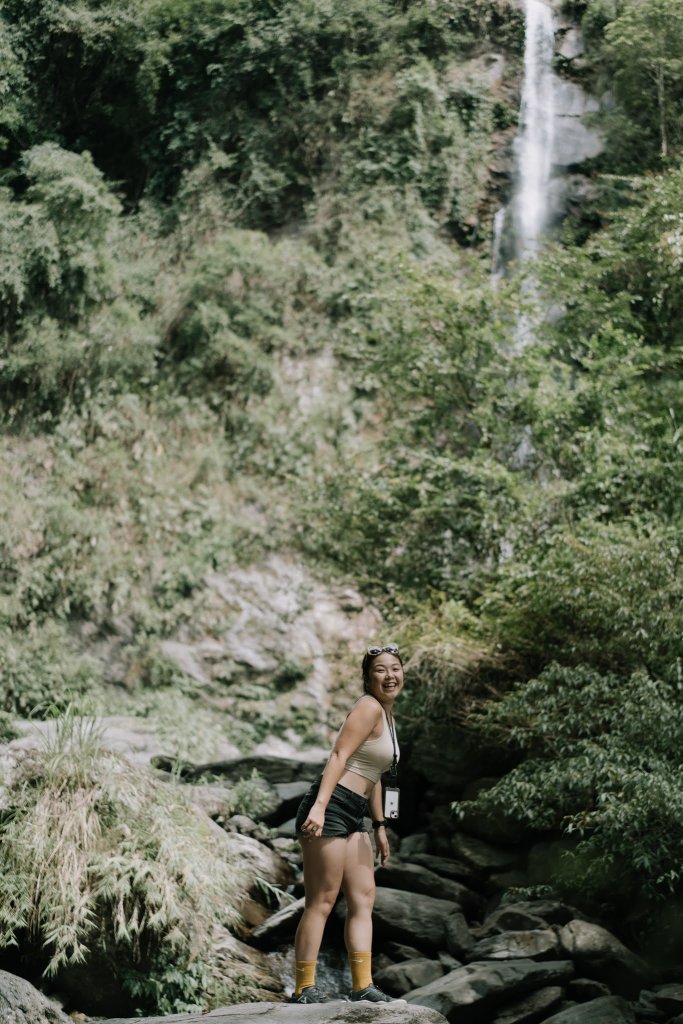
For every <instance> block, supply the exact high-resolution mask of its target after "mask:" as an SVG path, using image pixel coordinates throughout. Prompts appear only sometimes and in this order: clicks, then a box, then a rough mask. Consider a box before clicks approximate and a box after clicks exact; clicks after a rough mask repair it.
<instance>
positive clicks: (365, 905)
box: [344, 882, 375, 914]
mask: <svg viewBox="0 0 683 1024" xmlns="http://www.w3.org/2000/svg"><path fill="white" fill-rule="evenodd" d="M344 896H345V897H346V905H347V907H348V909H349V913H350V914H354V913H359V912H361V911H371V910H372V908H373V907H374V905H375V884H374V882H371V883H368V884H366V885H350V886H347V888H346V890H345V892H344Z"/></svg>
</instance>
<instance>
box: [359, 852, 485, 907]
mask: <svg viewBox="0 0 683 1024" xmlns="http://www.w3.org/2000/svg"><path fill="white" fill-rule="evenodd" d="M375 882H376V883H377V885H378V886H386V887H387V888H389V889H405V890H406V891H407V892H415V893H424V895H425V896H434V897H436V899H439V900H450V901H451V902H452V903H453V904H455V905H457V906H458V907H462V909H463V910H464V911H465V913H467V914H470V915H472V914H476V913H478V912H479V911H480V910H481V907H482V905H483V901H482V899H481V897H480V896H479V895H478V894H477V893H474V892H472V891H471V890H470V889H468V888H467V886H465V885H462V884H461V883H460V882H454V881H453V880H452V879H450V878H440V877H439V875H435V874H434V872H433V871H430V870H429V868H425V867H422V866H421V865H420V864H406V863H405V862H404V861H399V860H392V861H390V863H389V864H385V865H384V867H380V868H377V870H376V871H375ZM451 909H453V908H451Z"/></svg>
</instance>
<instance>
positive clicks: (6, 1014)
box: [0, 971, 73, 1024]
mask: <svg viewBox="0 0 683 1024" xmlns="http://www.w3.org/2000/svg"><path fill="white" fill-rule="evenodd" d="M0 1021H2V1024H73V1022H72V1020H71V1018H69V1017H67V1016H66V1014H65V1013H62V1011H61V1010H60V1009H59V1007H58V1006H55V1005H54V1004H53V1003H51V1002H50V1000H49V999H47V998H46V997H45V996H44V995H43V993H42V992H39V991H38V989H37V988H34V987H33V985H31V984H30V983H29V982H28V981H26V980H25V979H24V978H19V977H17V976H16V975H15V974H9V973H8V972H7V971H0Z"/></svg>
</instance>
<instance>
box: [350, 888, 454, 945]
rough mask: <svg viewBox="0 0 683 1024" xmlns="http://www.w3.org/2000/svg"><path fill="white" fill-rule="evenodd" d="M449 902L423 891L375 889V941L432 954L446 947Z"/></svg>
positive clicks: (450, 910) (451, 908)
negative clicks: (387, 942)
mask: <svg viewBox="0 0 683 1024" xmlns="http://www.w3.org/2000/svg"><path fill="white" fill-rule="evenodd" d="M452 912H453V904H452V903H450V902H449V901H447V900H438V899H435V898H434V897H433V896H425V895H424V894H423V893H413V892H406V891H404V890H400V889H384V888H379V889H377V892H376V894H375V907H374V910H373V914H372V918H373V922H374V933H375V939H376V941H377V942H382V941H383V940H385V939H390V940H393V941H395V942H405V943H408V944H409V945H411V946H417V948H418V949H420V950H422V951H424V952H427V953H433V952H436V951H437V950H439V949H444V948H445V946H446V918H447V917H448V915H449V914H451V913H452ZM336 913H337V915H338V916H339V917H341V918H344V917H345V916H346V905H345V903H344V901H343V900H340V902H339V903H338V904H337V908H336Z"/></svg>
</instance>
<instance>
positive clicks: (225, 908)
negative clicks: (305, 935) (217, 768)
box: [0, 710, 255, 1011]
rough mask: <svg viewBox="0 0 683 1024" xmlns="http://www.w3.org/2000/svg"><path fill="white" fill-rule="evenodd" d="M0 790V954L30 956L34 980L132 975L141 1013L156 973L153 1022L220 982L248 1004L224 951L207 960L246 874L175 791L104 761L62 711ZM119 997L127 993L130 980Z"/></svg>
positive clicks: (237, 962)
mask: <svg viewBox="0 0 683 1024" xmlns="http://www.w3.org/2000/svg"><path fill="white" fill-rule="evenodd" d="M9 781H10V786H9V789H8V792H9V800H10V804H11V806H10V809H9V811H8V812H6V813H5V815H4V818H3V820H2V823H1V824H0V838H1V839H2V842H1V843H0V946H5V947H6V946H10V945H14V944H18V943H19V942H20V941H21V944H22V945H25V943H26V939H27V938H28V940H29V942H31V943H32V944H34V945H35V947H36V948H39V947H42V948H43V949H44V969H45V974H46V975H48V976H53V975H57V974H59V973H60V971H62V970H64V969H65V968H68V967H69V966H71V965H74V964H82V963H86V962H88V961H89V960H90V958H91V957H95V958H96V959H97V960H98V962H106V963H108V964H110V965H111V971H112V974H113V975H114V976H116V977H118V978H122V979H123V982H124V984H125V982H126V978H129V979H134V978H135V977H136V976H137V977H138V979H139V975H140V973H141V972H144V973H145V974H146V975H147V978H148V984H147V985H146V986H145V990H144V993H143V995H144V996H145V998H146V1001H147V1006H144V1007H143V1008H144V1009H155V1008H157V1007H158V1002H157V1006H155V1005H154V1003H155V999H154V998H153V997H152V996H150V993H153V991H154V977H155V973H159V972H160V973H162V974H163V976H164V978H163V980H164V984H163V986H158V988H159V993H162V992H163V998H164V1003H163V1007H162V1008H163V1009H166V1010H167V1011H170V1010H174V1009H183V1008H186V1007H188V1006H195V1007H201V1006H204V1005H206V1004H207V1002H210V1001H211V992H212V990H213V991H218V990H219V989H223V990H225V987H226V985H227V986H229V985H230V984H231V983H232V984H233V987H236V988H239V990H240V992H241V993H243V994H248V992H249V989H250V982H253V981H254V980H255V979H254V977H252V978H251V979H250V970H251V968H250V967H249V965H245V964H244V963H243V962H242V961H241V959H240V957H239V953H238V951H237V949H235V950H233V951H232V952H231V951H230V950H229V949H228V950H227V951H225V950H223V951H222V952H221V957H220V959H219V960H218V959H216V958H215V957H214V948H213V943H214V940H215V936H216V934H217V933H220V932H221V931H222V930H223V929H225V928H226V927H228V928H229V927H231V926H235V925H236V923H237V921H238V913H237V911H236V909H235V908H236V906H237V904H238V901H239V899H240V897H241V894H242V892H243V890H244V885H245V880H246V874H247V869H246V865H245V864H243V863H238V862H236V860H235V856H234V854H230V853H229V852H227V850H226V849H225V847H224V846H223V844H221V842H220V836H221V833H220V831H219V830H218V829H217V827H216V826H215V825H213V823H212V822H211V821H210V819H208V818H207V817H205V816H204V815H203V814H201V813H199V812H198V811H197V810H196V809H195V808H193V807H192V806H191V804H190V803H189V801H188V800H187V798H186V797H185V796H184V794H183V792H182V790H181V789H180V788H179V787H176V786H169V785H168V784H163V783H160V782H157V781H156V780H155V778H154V776H153V774H152V772H151V771H149V770H147V769H143V768H141V767H140V766H135V767H134V766H132V765H130V764H129V763H128V762H127V761H126V760H125V759H124V758H122V757H121V756H120V755H118V754H116V753H114V752H112V751H109V750H106V749H105V748H104V747H103V746H102V743H101V734H100V730H99V727H98V725H97V722H96V721H95V720H93V719H85V718H82V717H79V716H77V715H76V714H74V713H73V712H72V711H71V710H69V711H68V712H67V714H66V715H64V716H63V717H62V718H61V719H60V720H59V721H58V722H57V723H56V729H55V730H54V731H53V732H52V734H51V736H50V738H49V739H47V740H46V741H45V742H44V744H43V746H42V747H41V749H39V750H36V751H35V752H32V753H31V754H30V755H29V756H27V757H26V758H25V760H24V761H23V763H22V764H21V765H20V766H19V767H18V768H17V770H16V772H15V776H14V778H13V779H12V780H9ZM214 961H215V963H214ZM169 964H172V965H173V966H174V970H175V973H176V974H177V976H178V979H179V987H178V993H177V998H174V994H173V986H172V984H171V985H170V986H169ZM190 965H193V967H192V971H190V972H189V973H187V972H185V970H184V968H185V967H189V966H190ZM192 977H194V978H195V980H196V984H194V985H193V983H192V981H191V979H192ZM188 979H189V981H188ZM181 983H182V984H181ZM131 987H133V988H134V989H135V991H136V994H137V995H139V994H140V991H141V990H140V985H139V980H138V981H137V982H135V983H134V984H133V983H131ZM150 1004H151V1005H150Z"/></svg>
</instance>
